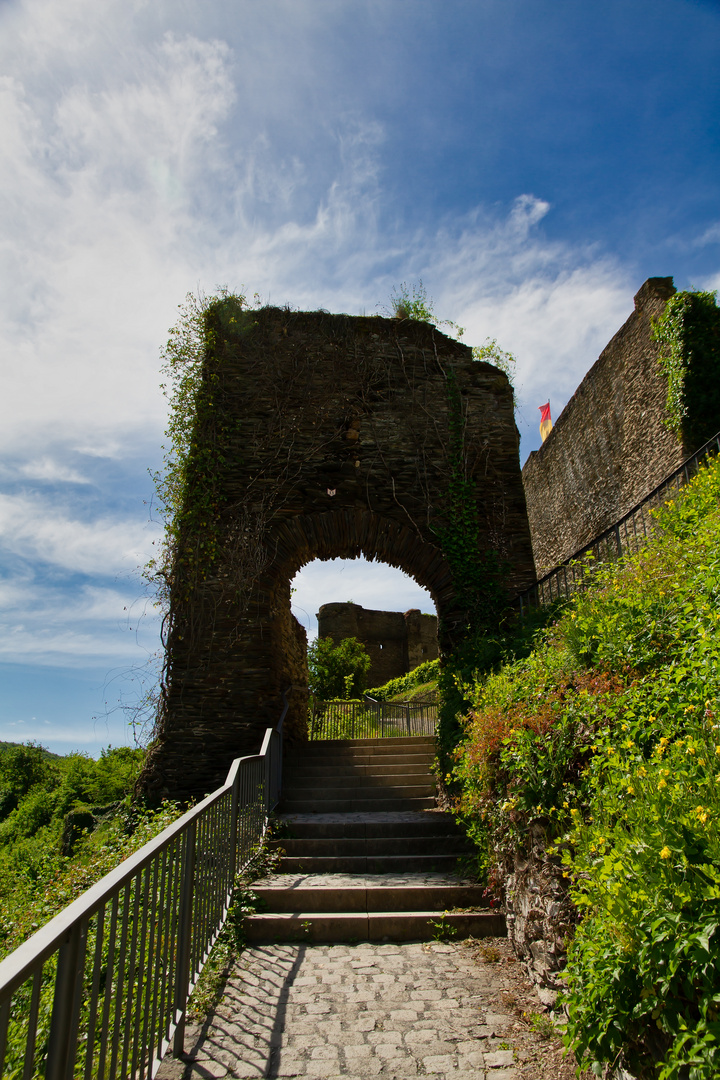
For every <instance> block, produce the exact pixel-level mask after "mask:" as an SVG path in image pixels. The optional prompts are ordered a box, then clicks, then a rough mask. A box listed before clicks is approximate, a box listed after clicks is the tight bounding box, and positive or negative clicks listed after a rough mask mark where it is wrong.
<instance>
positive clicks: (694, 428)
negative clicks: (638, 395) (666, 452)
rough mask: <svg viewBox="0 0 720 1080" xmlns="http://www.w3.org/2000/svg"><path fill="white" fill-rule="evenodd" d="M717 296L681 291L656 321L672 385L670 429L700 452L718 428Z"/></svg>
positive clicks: (719, 335)
mask: <svg viewBox="0 0 720 1080" xmlns="http://www.w3.org/2000/svg"><path fill="white" fill-rule="evenodd" d="M715 297H716V294H715V293H714V292H678V293H675V295H674V296H672V297H671V298H670V300H668V303H667V306H666V308H665V311H664V312H663V314H662V315H661V316H660V317H659V318H658V319H655V320H653V324H652V334H653V337H654V339H655V340H656V341H657V342H658V343H659V345H660V355H659V362H660V367H661V369H662V371H663V373H664V374H665V376H666V377H667V380H668V396H667V419H666V423H667V426H668V427H669V428H670V430H671V431H674V432H675V434H676V435H677V436H678V438H679V439H682V441H683V444H684V446H685V448H686V449H687V450H689V451H691V450H696V449H697V448H698V447H699V446H701V445H702V444H703V443H704V442H705V441H706V440H707V439H709V438H711V437H712V436H713V435H714V434H715V432H716V431H717V430H718V428H719V427H720V308H718V306H717V304H716V301H715Z"/></svg>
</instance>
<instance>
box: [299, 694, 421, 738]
mask: <svg viewBox="0 0 720 1080" xmlns="http://www.w3.org/2000/svg"><path fill="white" fill-rule="evenodd" d="M437 711H438V710H437V705H436V704H435V703H434V702H412V701H410V702H395V701H377V700H376V699H375V698H371V697H370V696H369V695H368V694H366V695H365V698H364V700H363V701H345V700H340V699H338V700H336V701H317V702H315V703H314V705H313V709H312V714H311V718H310V724H309V729H308V735H309V738H310V740H311V741H315V740H319V739H323V740H325V739H392V738H398V737H400V736H404V735H434V734H435V728H436V727H437Z"/></svg>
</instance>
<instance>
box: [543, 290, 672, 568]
mask: <svg viewBox="0 0 720 1080" xmlns="http://www.w3.org/2000/svg"><path fill="white" fill-rule="evenodd" d="M674 292H675V289H674V287H673V281H672V278H649V279H648V280H647V281H646V282H645V284H644V285H643V286H642V288H641V289H640V290H639V292H638V293H637V295H636V297H635V310H634V311H633V313H632V315H631V316H630V318H629V319H628V320H627V322H626V323H625V324H624V326H622V327H621V328H620V330H618V332H617V334H615V336H614V337H613V339H612V340H611V341H610V343H609V344H608V345H607V346H606V347H605V349H603V351H602V353H601V354H600V357H599V359H598V360H597V361H596V363H595V364H594V365H593V366H592V368H591V369H590V371H588V373H587V375H586V376H585V378H584V379H583V380H582V382H581V383H580V385H579V387H578V388H577V390H576V391H575V393H574V394H573V396H572V398H571V399H570V401H569V402H568V403H567V405H566V406H565V408H564V409H563V411H562V413H561V414H560V416H559V417H558V419H557V420H556V422H555V426H554V429H553V430H552V431H551V433H550V435H549V436H548V438H547V439H546V440H545V442H544V443H543V445H542V447H541V448H540V449H539V450H536V451H534V452H533V453H532V454H530V457H529V458H528V460H527V462H526V463H525V466H524V468H523V484H524V487H525V498H526V501H527V509H528V518H529V521H530V532H531V534H532V541H533V553H534V556H535V566H536V570H537V574H538V577H542V575H543V574H545V573H547V572H548V571H549V570H552V569H553V567H555V566H557V565H558V564H559V563H561V562H563V560H565V559H567V558H569V557H570V556H571V555H572V554H573V553H574V552H575V551H577V550H578V549H579V548H581V547H582V546H583V545H584V544H587V543H589V542H590V541H591V540H592V539H593V538H594V537H595V536H597V535H598V534H599V533H601V532H603V531H604V530H605V529H607V528H609V527H610V526H611V525H612V524H614V522H616V521H617V520H618V518H620V517H622V515H623V514H625V513H627V511H628V510H630V509H631V508H632V507H633V506H634V505H635V504H636V503H637V502H639V501H640V500H641V499H642V498H644V497H645V495H647V494H648V492H650V491H652V489H653V488H654V487H655V486H656V485H657V484H659V483H660V481H661V480H663V478H664V477H665V476H667V474H668V473H670V472H672V470H673V469H674V468H676V467H677V466H678V465H679V464H680V462H681V461H682V460H683V457H684V456H686V454H685V448H684V447H683V446H682V444H681V443H680V442H679V441H678V439H677V437H676V436H675V435H674V434H673V433H672V432H671V431H670V430H669V428H668V427H667V426H666V424H665V418H666V399H667V379H666V378H665V376H664V375H663V373H662V372H661V370H660V367H659V365H658V346H657V344H656V342H655V341H653V338H652V334H651V319H653V318H657V317H658V316H659V315H661V314H662V312H663V311H664V309H665V305H666V303H667V301H668V300H669V298H670V297H671V296H672V295H673V293H674Z"/></svg>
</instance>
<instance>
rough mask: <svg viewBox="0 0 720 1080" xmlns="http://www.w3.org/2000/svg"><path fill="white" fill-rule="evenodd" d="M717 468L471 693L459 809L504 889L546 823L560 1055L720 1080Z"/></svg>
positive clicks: (672, 1079) (665, 1075) (646, 1078)
mask: <svg viewBox="0 0 720 1080" xmlns="http://www.w3.org/2000/svg"><path fill="white" fill-rule="evenodd" d="M719 534H720V463H718V462H715V463H713V464H712V465H711V466H710V467H708V468H707V469H703V470H702V472H701V473H700V475H699V476H698V477H697V478H696V479H695V480H694V481H693V483H692V484H691V485H689V487H688V488H686V489H685V492H684V493H683V494H682V495H681V496H680V497H679V498H678V499H677V500H676V501H675V502H674V503H672V504H667V505H666V506H665V507H664V508H663V509H662V510H661V511H660V512H659V513H658V518H657V530H656V536H655V539H654V540H653V541H652V542H650V543H649V544H648V545H647V546H646V547H645V548H644V549H643V550H642V551H641V552H640V553H639V554H638V555H636V556H634V557H632V558H630V559H628V560H627V561H625V562H623V563H617V564H614V565H610V566H606V567H601V568H600V569H599V570H598V571H597V572H596V582H595V586H594V588H593V589H592V591H589V592H587V593H585V594H583V595H582V596H579V597H577V598H576V599H575V600H574V602H573V603H572V604H570V605H569V606H568V608H567V609H566V610H565V612H564V613H563V614H562V616H561V618H560V619H559V621H557V623H556V624H555V625H554V626H553V627H552V628H551V629H550V630H548V631H546V632H545V633H544V634H543V636H542V637H541V639H539V641H538V643H537V644H536V647H535V648H534V650H533V651H532V652H531V653H530V655H529V656H527V657H525V658H524V659H520V660H516V661H514V662H512V663H510V664H507V665H506V666H505V667H503V668H502V669H501V670H500V671H498V672H497V673H496V674H494V675H491V676H490V677H488V678H487V679H486V680H485V681H479V682H476V683H475V685H474V686H472V687H466V688H465V692H466V693H469V694H470V695H471V696H472V699H473V709H472V710H471V712H470V714H469V717H468V719H467V722H466V730H465V740H466V741H465V742H464V744H463V745H462V747H461V749H460V751H459V753H458V757H457V763H456V766H455V770H454V775H455V781H456V783H457V784H458V786H459V792H460V794H459V800H458V809H459V812H460V814H461V815H462V817H463V818H464V819H465V821H466V822H467V823H468V825H469V828H470V831H471V833H472V835H473V836H474V838H475V841H476V843H477V845H478V848H479V851H480V853H481V860H482V861H483V862H484V865H485V870H486V873H487V874H488V875H489V876H492V874H493V872H494V869H495V868H496V867H497V866H499V865H500V864H501V863H502V861H503V858H504V856H506V855H507V854H508V853H510V852H512V851H514V850H517V849H518V848H520V849H522V848H523V846H526V845H527V843H528V837H529V830H530V826H531V825H533V826H535V825H537V824H541V825H542V826H543V827H544V829H545V832H546V834H547V836H548V844H549V856H550V859H551V861H553V862H554V864H555V865H556V867H557V873H558V875H560V874H564V875H565V880H566V882H567V884H568V887H569V889H570V893H571V897H572V899H573V901H574V903H575V905H576V908H577V910H578V914H579V925H578V928H577V931H576V933H575V936H574V940H573V941H572V942H571V944H570V947H569V954H568V966H567V973H566V974H567V993H566V998H565V1000H566V1006H567V1009H568V1013H569V1022H568V1029H567V1041H568V1044H569V1046H570V1047H571V1048H572V1049H573V1051H574V1052H575V1054H576V1055H577V1058H578V1061H580V1062H581V1063H582V1064H583V1065H585V1066H590V1067H592V1068H593V1069H594V1071H595V1072H596V1073H597V1074H598V1075H600V1074H601V1072H602V1068H603V1065H604V1064H605V1063H616V1062H617V1061H619V1060H622V1061H624V1063H625V1065H626V1066H627V1068H629V1069H630V1071H631V1072H632V1073H633V1074H635V1075H636V1076H638V1077H641V1078H642V1080H650V1078H653V1080H710V1078H711V1077H717V1076H718V1075H720V786H719V781H720V633H719V631H720V547H719V546H718V543H717V537H718V535H719Z"/></svg>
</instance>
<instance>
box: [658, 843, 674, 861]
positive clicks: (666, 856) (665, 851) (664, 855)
mask: <svg viewBox="0 0 720 1080" xmlns="http://www.w3.org/2000/svg"><path fill="white" fill-rule="evenodd" d="M671 855H672V851H671V850H670V848H669V847H668V846H667V844H666V845H665V847H664V848H663V849H662V851H661V852H660V858H661V859H669V858H670V856H671Z"/></svg>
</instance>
